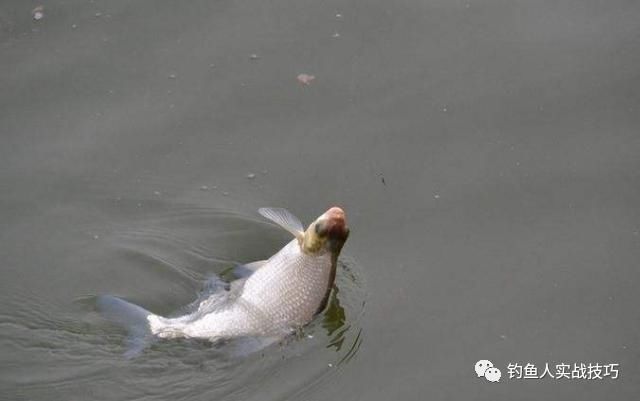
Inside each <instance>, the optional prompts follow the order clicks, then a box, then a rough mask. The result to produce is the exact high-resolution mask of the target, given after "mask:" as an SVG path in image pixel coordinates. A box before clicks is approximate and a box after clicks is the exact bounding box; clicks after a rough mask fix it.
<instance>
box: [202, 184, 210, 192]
mask: <svg viewBox="0 0 640 401" xmlns="http://www.w3.org/2000/svg"><path fill="white" fill-rule="evenodd" d="M200 190H201V191H208V190H209V187H208V186H206V185H202V186H201V187H200Z"/></svg>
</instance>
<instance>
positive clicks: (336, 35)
mask: <svg viewBox="0 0 640 401" xmlns="http://www.w3.org/2000/svg"><path fill="white" fill-rule="evenodd" d="M331 37H332V38H334V39H335V38H339V37H340V34H339V33H338V32H334V33H333V35H331Z"/></svg>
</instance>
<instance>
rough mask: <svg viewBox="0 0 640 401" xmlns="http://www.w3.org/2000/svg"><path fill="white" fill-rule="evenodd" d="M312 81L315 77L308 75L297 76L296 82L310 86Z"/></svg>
mask: <svg viewBox="0 0 640 401" xmlns="http://www.w3.org/2000/svg"><path fill="white" fill-rule="evenodd" d="M314 79H316V77H315V75H309V74H299V75H298V82H300V83H301V84H305V85H310V84H311V82H312V81H313V80H314Z"/></svg>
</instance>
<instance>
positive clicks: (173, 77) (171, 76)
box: [169, 74, 178, 79]
mask: <svg viewBox="0 0 640 401" xmlns="http://www.w3.org/2000/svg"><path fill="white" fill-rule="evenodd" d="M176 78H178V76H177V75H176V74H169V79H176Z"/></svg>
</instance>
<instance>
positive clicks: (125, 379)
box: [0, 200, 366, 400]
mask: <svg viewBox="0 0 640 401" xmlns="http://www.w3.org/2000/svg"><path fill="white" fill-rule="evenodd" d="M137 202H138V201H137V200H133V201H130V202H129V203H130V204H132V205H133V204H135V203H137ZM122 203H127V201H126V200H123V201H122ZM134 207H135V206H134ZM126 210H128V209H127V208H126V207H125V212H124V213H126ZM113 212H114V211H112V213H113ZM113 221H115V223H114V225H113V227H112V230H111V231H105V230H103V232H102V234H101V239H102V238H103V239H104V241H100V242H99V243H93V245H92V246H97V247H102V249H101V252H99V253H92V255H93V257H97V256H95V255H99V257H100V258H103V260H98V261H95V266H96V267H95V269H96V270H95V271H92V272H89V273H88V274H93V277H95V279H96V280H100V278H101V277H103V274H104V273H102V272H101V271H100V270H99V267H97V266H104V265H108V264H112V265H113V264H115V265H116V267H115V268H114V269H115V270H113V271H114V274H115V275H116V277H115V278H113V279H111V280H110V281H109V285H110V286H112V285H113V284H112V283H116V285H115V287H114V288H113V289H112V292H113V293H119V294H121V295H124V296H126V297H130V298H133V299H135V301H136V303H139V304H142V305H145V306H148V307H149V308H150V309H153V310H156V311H158V312H160V311H172V310H173V311H175V310H176V307H175V306H176V302H174V301H175V300H173V301H170V300H169V299H170V298H171V297H172V296H173V292H172V291H175V290H176V288H183V287H184V289H185V290H184V291H185V295H184V296H182V297H181V299H182V298H184V299H187V301H186V302H185V303H184V304H183V305H185V306H186V305H188V303H189V302H190V301H192V300H193V299H196V298H197V296H198V293H199V292H200V291H203V290H206V288H204V286H205V282H206V280H207V278H208V277H210V276H211V275H212V274H216V275H219V274H220V273H222V272H223V271H225V270H226V269H228V268H229V267H231V266H234V265H235V264H236V263H239V262H242V263H244V262H249V261H252V260H260V259H265V258H267V257H269V256H271V255H272V254H274V253H275V252H277V250H278V249H280V247H282V246H283V245H284V244H285V243H286V242H287V241H288V240H289V239H288V234H287V233H283V232H281V230H279V229H275V228H274V227H273V226H272V225H270V224H269V223H266V222H264V221H261V220H258V217H257V216H256V217H254V216H245V215H240V214H237V213H234V212H230V211H224V210H218V209H207V208H197V207H188V206H184V205H170V204H166V203H155V204H154V207H153V208H147V210H145V213H144V215H135V217H132V216H131V215H127V216H121V218H120V219H118V216H115V217H114V219H113ZM118 265H123V266H124V267H118ZM88 268H91V267H88ZM132 277H136V278H137V280H139V281H140V283H139V285H137V286H136V285H131V280H132ZM117 283H122V287H118V286H117ZM176 283H179V284H180V287H176ZM133 284H135V283H133ZM109 288H111V287H109ZM336 288H337V289H336V290H335V291H334V292H333V293H332V296H331V298H330V302H329V304H328V306H327V308H326V309H325V311H323V312H322V313H320V314H319V315H318V316H317V317H316V318H315V319H314V320H313V321H312V322H311V323H310V324H309V325H307V326H306V327H304V328H303V329H302V330H300V331H299V332H298V333H296V334H295V335H291V336H289V337H287V338H286V339H284V340H282V341H281V342H279V343H277V344H274V345H272V346H269V347H267V348H265V349H262V350H261V351H260V352H256V353H253V354H243V353H242V352H236V350H242V349H244V348H243V344H238V343H236V344H233V343H231V344H223V345H213V344H210V343H208V342H206V341H194V340H173V341H159V342H157V343H155V344H154V345H152V346H151V347H150V348H149V349H147V350H146V351H145V352H144V353H143V354H142V355H141V356H140V357H139V358H137V359H134V360H132V361H130V360H126V359H124V358H123V357H122V353H123V352H124V350H125V345H124V341H123V340H124V333H123V332H122V331H121V330H120V329H119V328H117V327H114V326H112V325H110V324H108V323H107V322H106V321H104V320H102V319H101V318H100V317H99V316H98V314H97V313H96V312H95V311H94V310H93V306H92V305H93V304H94V300H93V295H89V296H86V297H80V298H76V299H70V300H69V303H68V304H64V305H63V304H58V305H52V304H47V303H45V302H43V301H41V300H40V297H38V294H35V293H30V292H28V291H24V292H23V293H22V294H21V295H20V298H19V299H13V300H12V304H13V305H12V306H15V307H13V308H12V309H5V313H4V314H3V315H2V316H0V333H1V334H0V345H1V346H2V347H3V348H5V347H6V348H7V349H12V352H11V353H10V355H8V356H7V357H6V359H5V360H6V364H5V371H6V374H5V375H4V378H3V380H4V381H5V382H7V383H9V385H8V386H6V394H8V395H11V396H12V397H13V398H46V397H54V398H58V399H87V398H91V399H98V398H99V399H123V398H126V399H145V400H153V399H165V400H166V399H207V400H210V399H225V400H251V399H256V400H268V399H280V398H282V397H289V396H294V395H296V394H303V393H304V392H305V391H307V390H308V389H310V388H312V387H313V386H315V385H317V384H318V383H321V382H323V381H324V380H326V379H327V378H330V377H331V375H333V374H336V373H337V372H338V371H339V368H340V366H341V365H343V364H345V363H348V362H349V360H351V359H352V358H353V357H354V356H355V355H357V352H358V350H359V347H360V344H361V343H362V339H363V337H364V333H363V331H362V328H361V325H360V321H361V318H362V316H363V313H364V306H365V301H366V289H365V288H366V286H365V282H364V280H363V275H362V270H361V268H360V266H359V265H358V264H357V263H356V262H355V261H354V260H353V259H351V258H349V257H344V258H341V260H340V261H339V267H338V270H337V275H336ZM109 291H111V289H110V290H109ZM134 291H135V292H134ZM6 311H10V312H6ZM234 347H235V348H234ZM105 378H109V383H107V381H106V379H105ZM114 386H115V387H114ZM51 388H55V391H53V392H52V393H48V391H49V390H48V389H51ZM114 388H117V391H115V392H114V391H113V390H114ZM105 389H110V390H109V391H110V392H108V393H107V392H106V390H105Z"/></svg>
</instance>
